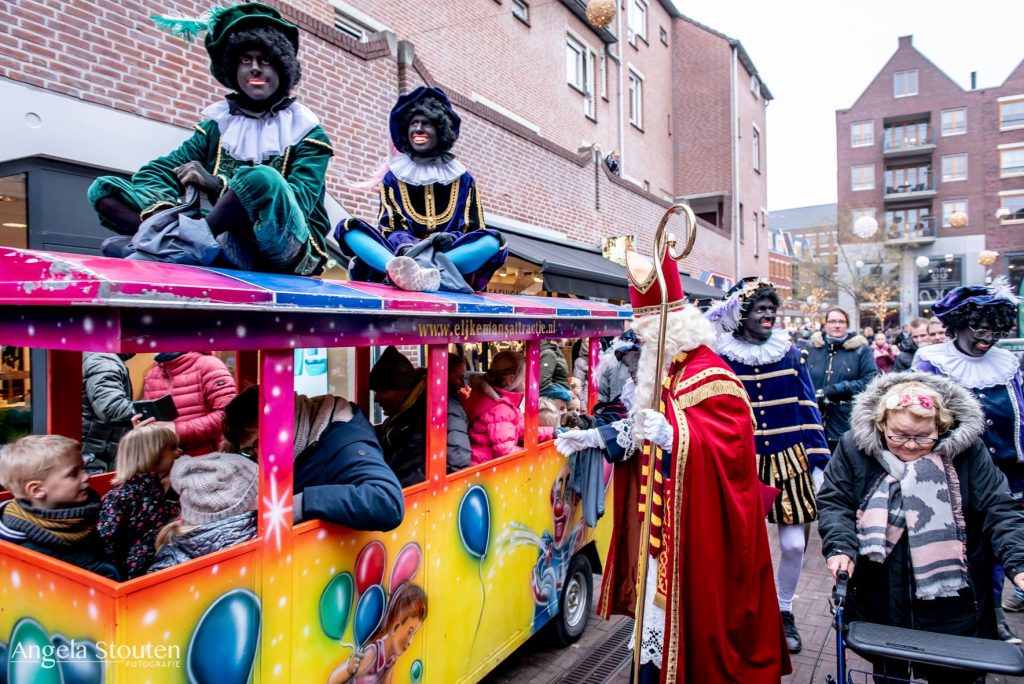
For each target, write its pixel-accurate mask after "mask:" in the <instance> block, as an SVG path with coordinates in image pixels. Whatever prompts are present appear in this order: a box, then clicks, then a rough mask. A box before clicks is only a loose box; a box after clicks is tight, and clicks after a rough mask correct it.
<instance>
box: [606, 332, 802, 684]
mask: <svg viewBox="0 0 1024 684" xmlns="http://www.w3.org/2000/svg"><path fill="white" fill-rule="evenodd" d="M662 402H663V404H664V406H665V415H666V418H668V422H669V424H670V425H671V426H672V430H673V437H674V439H673V452H672V453H671V454H670V453H667V452H666V453H664V454H662V472H663V473H664V475H665V478H664V488H663V498H664V523H663V525H662V530H661V543H660V550H659V558H658V593H659V598H661V599H662V600H664V601H665V644H664V648H663V660H662V667H661V680H662V682H683V683H688V684H717V683H719V682H722V683H725V682H738V683H740V684H760V683H762V682H763V683H765V684H768V683H771V684H777V683H778V682H779V681H780V679H781V678H782V676H783V675H784V674H788V673H789V672H790V671H792V666H791V664H790V660H789V650H788V649H787V647H786V637H785V633H784V632H783V628H782V619H781V616H780V614H779V604H778V599H777V598H776V594H775V580H774V577H773V574H772V559H771V554H770V551H769V549H768V532H767V530H766V528H765V512H764V511H765V509H764V505H763V503H762V501H761V494H760V488H759V486H758V483H759V480H758V477H757V467H756V464H757V457H756V455H755V451H754V424H753V414H752V411H751V408H750V404H749V400H748V399H747V393H746V391H745V390H744V389H743V383H742V382H740V380H739V379H738V378H737V377H736V375H735V374H734V373H733V372H732V370H730V369H729V366H728V365H727V364H726V363H725V362H724V361H723V360H722V359H721V358H720V357H719V356H718V355H717V354H715V353H714V352H713V351H711V350H710V349H709V348H708V347H706V346H700V347H698V348H697V349H694V350H693V351H691V352H686V353H682V354H679V355H678V356H676V357H675V358H674V359H673V360H672V365H671V367H670V369H669V377H668V379H667V380H666V382H665V385H664V388H663V390H662ZM641 461H642V459H641V457H640V455H639V454H637V455H635V456H634V457H633V458H631V459H629V460H627V461H624V462H621V463H617V464H616V466H615V475H614V477H615V507H614V510H613V532H612V542H611V549H610V551H609V555H608V561H607V564H606V565H607V567H606V568H605V573H604V581H603V584H602V591H601V597H600V602H599V605H598V610H599V611H600V612H601V614H602V615H603V616H604V617H605V618H608V617H610V616H611V615H612V614H622V615H629V616H630V617H632V616H633V614H634V611H635V607H636V577H637V551H638V549H639V546H640V544H639V537H640V527H641V522H640V519H639V517H638V515H637V511H638V510H642V509H640V507H639V505H640V503H641V502H640V489H641V488H640V481H641V480H640V478H641V472H640V471H641Z"/></svg>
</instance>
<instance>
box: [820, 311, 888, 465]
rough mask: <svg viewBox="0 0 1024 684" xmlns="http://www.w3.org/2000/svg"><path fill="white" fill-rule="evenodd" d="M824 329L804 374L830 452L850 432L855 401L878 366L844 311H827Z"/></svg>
mask: <svg viewBox="0 0 1024 684" xmlns="http://www.w3.org/2000/svg"><path fill="white" fill-rule="evenodd" d="M824 325H825V328H824V333H821V332H817V333H814V335H812V336H811V343H810V345H809V346H808V347H807V370H808V371H809V372H810V374H811V381H812V382H813V383H814V389H815V392H816V396H817V399H818V408H819V409H820V410H821V419H822V421H823V426H824V428H825V439H826V440H827V441H828V448H829V451H834V450H835V448H836V444H837V443H838V442H839V438H840V437H842V436H843V433H844V432H846V431H847V430H848V429H849V428H850V411H851V410H852V409H853V400H854V398H855V397H856V396H857V395H858V394H859V393H860V392H861V390H863V389H864V388H865V387H867V385H868V383H869V382H871V380H872V378H874V377H875V376H876V375H878V366H877V365H876V364H875V357H874V354H873V353H872V351H871V345H870V344H869V343H868V340H867V338H866V337H864V336H863V335H860V334H858V333H857V332H856V331H853V332H851V331H850V316H849V315H848V314H847V313H846V312H845V311H843V310H842V309H839V308H834V309H829V310H828V312H827V313H826V314H825V321H824ZM816 472H817V473H819V474H820V472H821V471H820V470H816Z"/></svg>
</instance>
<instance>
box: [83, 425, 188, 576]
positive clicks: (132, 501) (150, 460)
mask: <svg viewBox="0 0 1024 684" xmlns="http://www.w3.org/2000/svg"><path fill="white" fill-rule="evenodd" d="M179 456H181V447H180V446H178V435H177V433H175V431H174V430H173V429H171V428H169V427H166V426H164V425H145V426H143V427H139V428H136V429H134V430H132V431H131V432H129V433H127V434H126V435H125V436H124V437H122V438H121V441H120V442H119V443H118V445H117V471H116V473H115V475H114V479H113V484H115V485H116V486H115V487H114V488H113V489H111V490H110V491H109V492H107V493H106V494H104V495H103V504H102V507H101V508H100V518H99V523H98V524H97V526H96V529H97V532H99V535H100V538H101V539H102V540H103V547H104V549H105V550H106V552H107V555H108V556H109V557H110V560H111V561H112V562H113V563H114V565H116V566H117V569H118V571H119V572H120V573H121V576H122V577H123V578H124V579H126V580H127V579H132V578H133V577H138V576H140V575H144V574H146V570H147V569H148V568H149V566H150V565H152V563H153V558H154V556H155V555H156V548H155V544H156V535H157V533H158V532H160V530H161V529H162V528H163V527H164V526H165V525H167V524H168V523H170V522H171V521H172V520H174V519H175V518H177V517H178V515H179V514H180V513H181V507H180V506H179V505H178V497H177V494H176V493H175V492H174V491H173V490H171V489H170V479H169V476H170V473H171V466H172V465H173V464H174V462H175V461H176V460H177V458H178V457H179Z"/></svg>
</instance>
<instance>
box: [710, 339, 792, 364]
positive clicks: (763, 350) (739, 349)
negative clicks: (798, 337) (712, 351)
mask: <svg viewBox="0 0 1024 684" xmlns="http://www.w3.org/2000/svg"><path fill="white" fill-rule="evenodd" d="M791 346H793V342H792V340H791V339H790V337H789V333H788V332H786V331H785V330H776V331H774V332H773V333H772V336H771V337H769V338H768V341H767V342H765V343H764V344H751V343H750V342H745V341H743V340H741V339H739V338H737V337H733V335H732V333H721V334H720V335H719V336H718V339H717V340H715V347H716V351H717V352H718V353H719V355H721V356H724V357H725V358H727V359H730V360H732V361H739V362H740V363H745V364H747V365H748V366H758V365H760V366H767V365H768V364H772V363H775V362H776V361H778V360H780V359H781V358H782V357H783V356H785V355H786V352H788V351H789V348H790V347H791Z"/></svg>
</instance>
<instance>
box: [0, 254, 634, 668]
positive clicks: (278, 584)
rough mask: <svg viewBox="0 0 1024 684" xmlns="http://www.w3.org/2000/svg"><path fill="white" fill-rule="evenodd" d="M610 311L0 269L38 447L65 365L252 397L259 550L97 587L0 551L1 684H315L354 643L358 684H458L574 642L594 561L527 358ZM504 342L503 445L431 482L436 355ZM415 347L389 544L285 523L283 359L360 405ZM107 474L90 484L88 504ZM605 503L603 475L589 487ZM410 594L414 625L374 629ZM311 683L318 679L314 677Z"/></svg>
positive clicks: (2, 325)
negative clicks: (347, 375)
mask: <svg viewBox="0 0 1024 684" xmlns="http://www.w3.org/2000/svg"><path fill="white" fill-rule="evenodd" d="M629 316H630V311H629V309H628V308H622V307H616V306H612V305H607V304H601V303H593V302H588V301H580V300H569V299H554V298H541V297H515V296H502V295H487V294H481V295H462V294H448V293H431V294H425V293H412V292H402V291H398V290H394V289H392V288H390V287H387V286H378V285H372V284H365V283H351V282H336V281H326V280H316V279H311V278H301V277H292V276H281V275H272V274H264V273H249V272H238V271H228V270H218V269H203V268H196V267H187V266H176V265H172V264H157V263H146V262H130V261H120V260H112V259H106V258H102V257H90V256H79V255H69V254H55V253H48V252H34V251H28V250H19V249H3V250H0V343H2V344H4V345H13V346H25V347H32V348H36V349H45V350H48V351H47V360H48V385H49V386H48V388H47V389H48V392H47V397H48V399H47V409H48V410H47V419H48V426H49V430H48V431H49V432H51V433H56V434H63V435H67V436H69V437H76V438H78V437H80V434H81V400H80V398H81V378H82V363H81V360H82V358H81V355H82V352H83V351H102V352H121V353H129V352H159V351H182V350H191V349H195V350H199V349H201V350H204V351H214V350H220V351H234V352H236V359H237V362H236V374H237V377H238V379H239V384H240V386H245V385H249V384H253V383H254V382H257V381H258V382H259V384H260V396H261V407H262V411H261V419H260V426H259V445H260V453H259V478H260V497H259V498H260V502H259V511H258V516H259V532H258V536H257V538H256V539H254V540H253V541H250V542H247V543H244V544H240V545H238V546H234V547H230V548H226V549H223V550H221V551H218V552H216V553H213V554H210V555H207V556H203V557H200V558H198V559H195V560H193V561H190V562H188V563H184V564H182V565H178V566H175V567H172V568H168V569H166V570H163V571H159V572H156V573H152V574H149V575H145V576H142V577H139V578H136V579H133V580H130V581H127V582H122V583H117V582H113V581H110V580H107V579H105V578H103V577H100V576H97V575H94V574H92V573H89V572H86V571H83V570H81V569H79V568H77V567H74V566H71V565H68V564H65V563H63V562H60V561H57V560H55V559H53V558H50V557H48V556H44V555H41V554H38V553H35V552H33V551H30V550H26V549H23V548H21V547H19V546H15V545H12V544H8V543H6V542H0V606H2V610H0V674H6V680H5V681H6V682H9V683H10V684H49V683H53V684H61V683H63V684H71V683H76V684H79V683H82V684H84V683H89V684H93V683H97V684H98V683H99V682H116V683H118V684H120V683H131V684H145V683H153V684H156V683H157V682H195V683H201V684H208V683H214V682H215V683H216V684H235V683H239V684H242V683H244V682H249V681H252V682H257V683H262V684H269V683H271V682H303V683H304V684H305V683H307V682H328V680H329V679H330V680H331V681H345V680H346V678H347V677H346V674H345V673H346V671H347V668H346V667H345V665H346V663H348V662H349V659H350V658H351V657H352V656H353V654H354V653H355V652H356V651H358V650H360V649H361V648H363V647H364V646H365V645H367V644H369V643H378V644H380V645H382V646H383V650H384V652H385V653H386V654H387V655H388V656H389V657H388V658H382V659H381V662H380V663H379V665H380V667H379V668H375V669H377V670H379V671H378V674H376V675H374V676H373V677H371V678H367V679H360V680H358V681H370V680H372V681H395V682H413V683H414V684H420V683H421V682H426V683H438V684H440V683H444V684H448V683H450V682H468V681H476V680H478V679H480V678H481V677H483V676H484V675H485V674H486V673H487V672H488V671H490V670H491V669H492V668H493V667H494V666H495V665H496V664H497V663H499V662H500V661H501V660H502V659H504V658H505V657H506V656H508V655H509V654H510V653H511V652H512V651H514V650H515V649H516V648H517V647H518V646H519V645H521V644H522V643H523V642H524V641H525V640H526V638H527V637H529V636H530V635H531V634H533V633H534V632H536V631H537V630H538V629H540V628H541V627H543V626H544V625H546V624H547V623H548V622H550V621H552V620H555V621H556V623H557V624H556V627H557V629H556V630H555V634H556V635H557V636H558V637H560V638H562V639H563V640H565V641H571V640H573V639H574V638H576V637H578V635H579V633H580V632H582V630H583V628H584V627H585V625H586V621H587V616H588V613H589V609H590V604H591V598H592V595H593V589H592V584H591V573H592V572H599V571H600V565H601V560H602V558H603V554H604V551H605V549H606V548H607V543H608V534H609V530H608V529H607V527H608V525H607V524H605V523H604V522H602V523H599V524H598V526H597V527H596V528H590V527H587V526H586V525H584V524H583V522H582V520H581V510H580V509H581V506H580V505H579V504H580V499H579V497H578V496H577V495H576V494H574V492H573V489H572V486H571V483H570V476H571V473H570V463H569V462H568V461H567V459H565V458H564V457H562V456H561V455H560V454H558V453H557V452H556V451H555V449H554V448H553V445H552V442H550V441H548V442H543V443H538V426H537V405H538V394H539V388H538V376H539V356H540V353H539V352H540V341H541V340H542V339H545V338H589V340H590V341H589V344H590V350H591V354H590V357H589V358H590V362H591V371H592V372H591V374H590V378H591V387H590V392H589V396H591V397H595V396H596V394H597V391H596V377H595V373H594V372H593V371H594V370H596V363H597V360H598V356H599V354H598V350H599V346H598V338H599V337H601V336H609V335H615V334H618V333H620V332H621V331H622V330H623V328H624V327H625V322H626V320H628V318H629ZM508 340H522V341H524V343H525V350H526V358H527V388H526V399H525V407H526V411H525V414H526V421H525V438H524V445H525V446H524V447H523V448H522V449H521V450H519V451H517V452H515V453H513V454H510V455H508V456H506V457H503V458H501V459H498V460H494V461H490V462H487V463H484V464H481V465H478V466H474V467H469V468H467V469H464V470H461V471H457V472H455V473H451V474H446V472H445V448H446V446H445V445H446V391H447V360H448V349H449V344H450V343H465V342H499V341H501V342H504V341H508ZM388 344H396V345H425V347H426V356H425V358H426V360H427V363H426V366H427V373H428V375H427V387H428V389H427V392H428V399H427V401H428V409H427V410H428V416H429V420H428V423H429V424H428V426H427V430H428V432H427V455H426V461H427V463H426V481H425V482H423V483H420V484H417V485H414V486H411V487H407V488H406V489H405V490H404V495H405V509H406V512H405V519H404V521H403V523H402V524H401V526H400V527H399V528H397V529H396V530H394V531H392V532H387V533H367V532H354V531H352V530H349V529H346V528H343V527H340V526H337V525H332V524H329V523H324V522H321V521H309V522H303V523H301V524H299V525H295V526H293V525H292V515H291V506H292V460H293V457H292V448H293V447H292V445H293V434H294V427H293V424H292V422H293V404H294V397H293V387H294V381H295V374H294V368H293V366H294V360H295V358H296V356H295V350H296V349H307V348H338V347H347V348H350V349H351V351H352V353H353V354H354V359H355V361H354V366H355V374H354V375H355V378H354V394H355V396H354V398H355V401H356V403H358V404H360V405H363V406H367V405H368V403H369V390H368V385H367V376H368V371H369V366H370V357H371V348H372V347H375V346H381V345H388ZM108 480H109V476H98V477H96V478H94V482H93V484H94V487H95V488H96V489H97V490H98V491H100V492H101V493H102V492H103V491H104V490H105V489H107V488H108V487H109V483H108ZM604 481H605V483H606V496H610V494H608V492H607V482H608V472H607V471H606V472H605V480H604ZM402 583H408V584H409V585H418V586H419V587H421V588H422V590H423V593H424V594H425V596H426V601H425V602H426V612H425V618H424V619H422V620H416V619H412V620H403V621H402V624H401V626H400V627H401V628H400V629H399V628H398V627H399V626H398V625H395V624H392V623H393V622H394V619H393V618H394V617H395V616H393V615H389V607H391V602H392V599H393V598H394V591H393V590H394V589H395V588H396V587H398V586H399V585H400V584H402ZM332 673H334V675H333V677H332ZM2 679H3V678H2V677H0V680H2Z"/></svg>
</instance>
